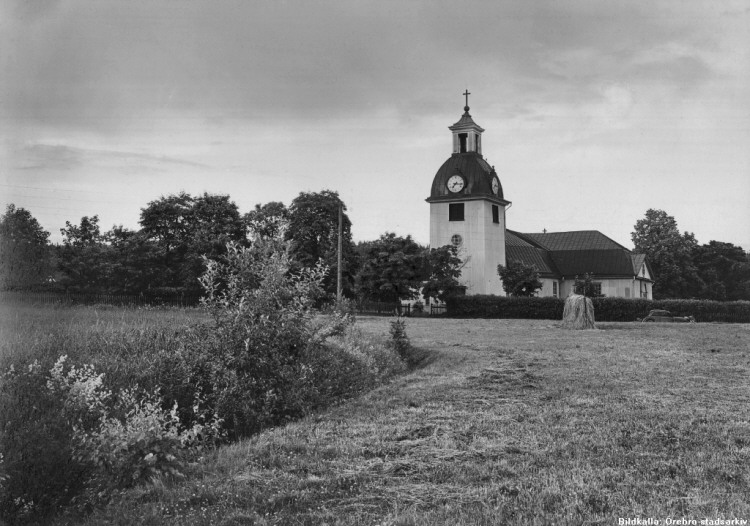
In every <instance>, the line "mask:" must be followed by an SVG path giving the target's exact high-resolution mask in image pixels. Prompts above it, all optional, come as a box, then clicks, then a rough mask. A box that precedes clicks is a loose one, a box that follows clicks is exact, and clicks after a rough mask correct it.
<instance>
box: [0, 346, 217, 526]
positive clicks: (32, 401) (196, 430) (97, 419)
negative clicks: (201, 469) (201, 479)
mask: <svg viewBox="0 0 750 526" xmlns="http://www.w3.org/2000/svg"><path fill="white" fill-rule="evenodd" d="M66 361H67V357H66V356H61V357H60V358H59V359H58V360H57V361H56V362H55V363H54V365H52V367H51V368H50V369H49V371H48V372H44V370H43V368H42V367H41V365H40V364H39V363H38V362H33V363H32V364H30V365H29V366H28V367H27V368H25V369H23V370H21V371H20V372H18V371H16V369H15V367H11V368H10V369H9V370H8V371H6V372H5V374H4V375H3V383H2V386H1V387H0V400H1V401H2V405H0V424H2V428H1V429H2V435H0V447H1V448H2V451H0V455H2V458H3V465H2V466H0V512H1V513H2V517H4V518H7V519H9V520H11V521H13V522H22V521H24V520H28V519H38V518H41V517H44V516H46V515H48V514H49V513H51V512H52V511H55V509H56V508H58V507H61V506H66V505H68V504H71V503H75V504H76V505H77V507H79V508H81V509H84V508H88V507H90V506H92V505H96V504H98V503H100V502H103V501H106V500H107V499H108V498H109V497H110V496H111V495H112V492H113V491H115V490H118V489H122V488H127V487H130V486H132V485H134V484H136V483H138V482H141V481H143V480H147V479H150V478H152V477H154V476H157V475H178V474H180V473H181V472H182V469H183V468H184V465H185V462H186V461H187V460H188V459H189V458H191V457H192V456H194V454H195V453H197V452H198V451H200V450H201V448H202V447H203V445H205V444H207V443H213V441H214V440H216V439H217V438H219V437H220V435H221V431H220V429H219V424H220V422H219V421H218V419H216V418H214V419H213V420H211V421H210V422H208V423H207V425H199V424H196V425H194V426H192V427H190V428H185V427H184V426H182V425H181V424H180V421H179V418H178V417H177V405H176V404H175V405H174V406H173V407H172V409H171V411H165V410H164V409H163V408H162V405H163V401H162V400H161V398H160V397H159V395H158V393H153V394H151V395H143V394H142V393H138V392H137V391H136V390H135V389H124V390H120V391H118V392H116V393H113V392H112V391H110V390H109V389H107V388H106V387H105V385H104V375H103V374H97V373H96V371H95V370H94V368H93V367H92V366H91V365H84V366H82V367H76V366H74V365H71V366H67V367H66ZM197 403H198V404H200V400H198V401H197ZM197 410H198V409H196V411H197Z"/></svg>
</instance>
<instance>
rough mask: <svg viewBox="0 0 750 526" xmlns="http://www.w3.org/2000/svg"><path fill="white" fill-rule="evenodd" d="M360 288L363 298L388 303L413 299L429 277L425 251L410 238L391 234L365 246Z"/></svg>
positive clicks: (359, 282) (358, 280) (358, 283)
mask: <svg viewBox="0 0 750 526" xmlns="http://www.w3.org/2000/svg"><path fill="white" fill-rule="evenodd" d="M362 253H363V256H362V257H363V259H362V267H361V269H360V271H359V274H358V275H357V289H358V291H359V292H360V294H361V295H363V296H364V297H367V298H370V299H373V300H377V301H386V302H398V301H400V300H405V299H414V298H416V297H417V295H418V293H419V289H420V288H421V287H422V283H423V281H424V280H425V279H426V277H427V257H426V254H425V248H424V247H422V246H421V245H419V244H418V243H417V242H416V241H414V240H413V239H412V238H411V236H406V237H400V236H397V235H396V234H394V233H392V232H387V233H385V234H383V235H382V236H380V239H377V240H375V241H370V242H368V243H365V244H363V247H362Z"/></svg>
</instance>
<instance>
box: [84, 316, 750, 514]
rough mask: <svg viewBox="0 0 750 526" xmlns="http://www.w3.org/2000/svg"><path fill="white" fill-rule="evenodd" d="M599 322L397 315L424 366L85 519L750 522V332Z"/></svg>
mask: <svg viewBox="0 0 750 526" xmlns="http://www.w3.org/2000/svg"><path fill="white" fill-rule="evenodd" d="M359 323H360V325H362V326H363V327H365V328H366V329H367V330H369V331H373V332H379V333H384V332H386V331H387V328H388V325H387V320H386V319H375V318H370V319H362V320H360V322H359ZM599 326H600V329H601V330H599V331H585V332H572V331H564V330H561V329H559V328H557V327H556V324H555V323H553V322H546V321H522V320H497V321H496V320H471V321H467V320H443V319H414V320H409V321H408V323H407V331H408V333H409V336H410V337H411V339H412V343H413V344H415V345H416V346H418V347H419V348H421V349H423V350H426V351H429V359H428V362H429V363H427V364H426V365H425V366H424V367H423V368H421V369H420V370H418V371H416V372H413V373H411V374H409V375H407V376H405V377H401V378H399V379H397V380H396V381H394V382H393V383H392V384H390V385H388V386H385V387H382V388H380V389H377V390H375V391H373V392H371V393H369V394H367V395H365V396H363V397H361V398H360V399H358V400H355V401H353V402H350V403H347V404H345V405H342V406H340V407H337V408H334V409H332V410H329V411H328V412H326V413H324V414H321V415H319V416H316V417H310V418H307V419H305V420H303V421H300V422H297V423H293V424H290V425H288V426H285V427H282V428H277V429H274V430H270V431H267V432H264V433H262V434H260V435H258V436H256V437H254V438H252V439H250V440H246V441H243V442H241V443H238V444H234V445H231V446H228V447H224V448H221V449H220V450H218V451H217V452H216V453H215V454H214V455H213V456H211V457H210V458H208V459H206V461H205V462H203V463H201V464H200V465H197V466H195V468H194V470H193V472H192V474H191V476H190V477H189V478H188V479H187V480H185V481H183V482H180V483H166V482H157V483H156V484H154V485H152V486H149V487H143V488H140V489H137V490H135V491H133V492H131V493H130V494H129V495H128V496H127V498H125V499H124V500H122V501H121V502H119V503H113V504H112V505H110V507H109V508H107V509H106V510H103V511H101V512H98V513H96V514H95V515H94V516H92V517H90V519H89V521H88V523H87V524H91V525H93V524H97V525H99V524H120V525H125V524H143V525H149V524H153V525H156V524H175V525H177V524H179V525H190V524H224V525H240V524H311V525H312V524H370V525H372V524H381V525H383V524H389V525H390V524H393V525H395V524H401V525H407V524H429V525H436V524H445V525H449V524H450V525H456V524H466V525H475V524H488V525H489V524H513V523H520V524H530V523H550V522H557V523H578V524H583V523H588V524H597V523H598V524H614V523H616V519H617V518H618V517H642V518H646V517H655V518H661V519H664V518H666V517H687V518H702V517H709V518H714V517H726V518H734V517H738V518H739V517H742V518H745V519H750V503H749V502H748V499H747V495H748V492H749V491H750V475H748V473H747V469H746V468H747V463H748V460H750V404H748V401H749V399H750V390H749V389H748V388H749V387H750V380H749V379H748V372H750V326H748V325H708V324H705V325H704V324H694V325H693V324H691V325H661V324H653V325H652V324H648V325H646V324H624V323H623V324H618V323H608V324H600V325H599Z"/></svg>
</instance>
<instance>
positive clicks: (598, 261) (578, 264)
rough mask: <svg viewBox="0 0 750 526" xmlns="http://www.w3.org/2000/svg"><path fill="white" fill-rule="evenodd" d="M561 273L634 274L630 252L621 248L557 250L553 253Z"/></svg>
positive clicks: (567, 275) (571, 274)
mask: <svg viewBox="0 0 750 526" xmlns="http://www.w3.org/2000/svg"><path fill="white" fill-rule="evenodd" d="M551 256H552V260H553V261H554V262H555V265H556V266H557V269H558V270H559V271H560V275H562V276H565V277H573V276H576V275H579V276H580V275H583V274H586V273H587V272H590V273H592V274H594V275H595V276H634V275H635V273H634V272H633V260H632V259H631V258H630V252H629V251H627V250H625V249H619V250H596V249H594V250H557V251H553V252H552V253H551Z"/></svg>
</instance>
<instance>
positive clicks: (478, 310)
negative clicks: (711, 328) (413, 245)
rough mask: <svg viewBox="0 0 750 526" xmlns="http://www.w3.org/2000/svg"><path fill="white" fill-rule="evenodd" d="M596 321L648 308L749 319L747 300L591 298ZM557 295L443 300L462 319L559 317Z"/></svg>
mask: <svg viewBox="0 0 750 526" xmlns="http://www.w3.org/2000/svg"><path fill="white" fill-rule="evenodd" d="M591 300H592V302H593V304H594V309H595V311H596V320H597V321H635V320H637V319H641V318H643V317H645V316H646V315H647V314H648V312H649V311H650V310H652V309H663V310H668V311H670V312H671V313H672V314H673V315H675V316H694V317H695V320H696V321H698V322H710V321H718V322H735V323H748V322H750V302H747V301H732V302H719V301H709V300H646V299H640V298H607V297H601V298H591ZM564 303H565V302H564V300H563V299H561V298H513V297H504V296H489V295H487V296H481V295H477V296H456V297H453V298H449V299H448V302H447V307H448V315H449V316H455V317H466V318H526V319H548V320H560V319H562V314H563V308H564Z"/></svg>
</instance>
